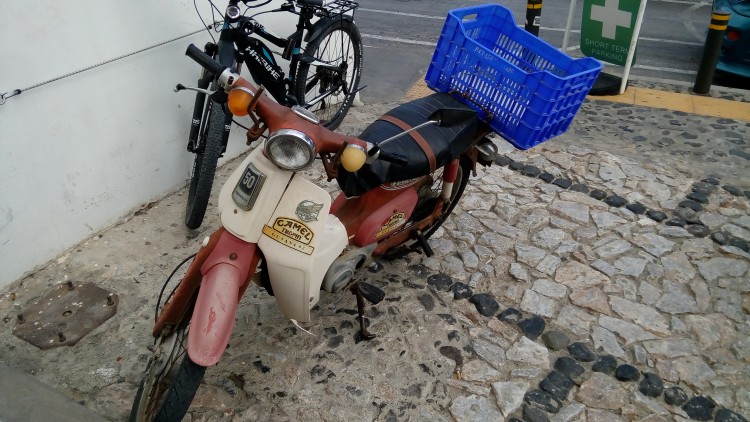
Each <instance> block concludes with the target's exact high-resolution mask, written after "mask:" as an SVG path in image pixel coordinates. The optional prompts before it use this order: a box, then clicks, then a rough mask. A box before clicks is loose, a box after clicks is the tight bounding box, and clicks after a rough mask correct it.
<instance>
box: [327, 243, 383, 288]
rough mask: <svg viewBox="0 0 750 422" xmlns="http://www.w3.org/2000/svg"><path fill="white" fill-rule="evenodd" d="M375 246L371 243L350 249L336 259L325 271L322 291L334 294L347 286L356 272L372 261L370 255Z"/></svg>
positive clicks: (375, 244)
mask: <svg viewBox="0 0 750 422" xmlns="http://www.w3.org/2000/svg"><path fill="white" fill-rule="evenodd" d="M377 246H378V244H377V243H373V244H371V245H368V246H365V247H362V248H357V249H352V250H351V251H349V252H347V253H345V254H344V255H341V256H340V257H338V258H336V260H335V261H333V264H331V266H330V267H329V268H328V271H326V275H325V277H323V285H322V286H321V287H322V288H323V290H325V291H327V292H329V293H335V292H338V291H341V290H342V289H344V288H345V287H346V286H348V285H349V282H351V280H352V277H354V274H355V273H356V271H357V270H358V269H360V268H362V266H363V265H365V264H366V263H367V262H368V261H370V259H372V253H373V252H374V251H375V248H376V247H377Z"/></svg>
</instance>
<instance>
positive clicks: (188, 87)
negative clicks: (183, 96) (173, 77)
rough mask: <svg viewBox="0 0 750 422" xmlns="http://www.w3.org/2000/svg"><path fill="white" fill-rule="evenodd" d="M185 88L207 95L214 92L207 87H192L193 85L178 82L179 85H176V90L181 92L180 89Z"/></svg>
mask: <svg viewBox="0 0 750 422" xmlns="http://www.w3.org/2000/svg"><path fill="white" fill-rule="evenodd" d="M183 90H187V91H195V92H200V93H201V94H206V95H211V94H213V92H212V91H209V90H207V89H203V88H195V87H192V86H185V85H183V84H177V86H175V87H174V92H180V91H183Z"/></svg>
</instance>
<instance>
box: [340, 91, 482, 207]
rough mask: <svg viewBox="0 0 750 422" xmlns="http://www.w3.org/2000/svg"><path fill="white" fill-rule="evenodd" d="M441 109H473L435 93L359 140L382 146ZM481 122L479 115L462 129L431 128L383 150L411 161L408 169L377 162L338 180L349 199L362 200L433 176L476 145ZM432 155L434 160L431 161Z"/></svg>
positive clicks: (380, 121) (373, 127)
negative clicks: (388, 187) (391, 185)
mask: <svg viewBox="0 0 750 422" xmlns="http://www.w3.org/2000/svg"><path fill="white" fill-rule="evenodd" d="M440 108H461V109H466V110H473V109H472V108H471V107H469V106H467V105H465V104H463V103H462V102H460V101H458V100H456V99H455V98H453V97H452V96H451V95H450V94H446V93H441V92H439V93H435V94H432V95H429V96H427V97H423V98H419V99H416V100H413V101H410V102H408V103H405V104H402V105H400V106H398V107H396V108H394V109H392V110H390V111H388V112H387V113H386V114H385V116H384V117H381V118H380V119H378V120H376V121H374V122H372V123H371V124H370V125H369V126H367V128H365V130H364V131H363V132H362V133H361V134H360V135H359V138H360V139H362V140H365V141H367V142H370V143H372V144H375V145H378V144H379V143H380V142H382V141H384V140H386V139H388V138H390V137H392V136H394V135H397V134H399V133H401V132H403V131H404V129H403V128H402V127H403V126H404V124H405V126H408V127H415V126H418V125H419V124H421V123H424V122H426V121H427V120H429V116H430V115H431V114H432V113H434V112H435V111H436V110H438V109H440ZM477 125H478V118H477V117H476V114H475V115H474V117H473V118H471V119H469V121H467V122H466V123H463V124H461V125H459V126H451V127H438V126H437V125H430V126H426V127H423V128H421V129H418V130H417V131H415V132H417V133H416V134H415V132H411V133H408V134H406V135H403V136H401V137H399V138H397V139H394V140H393V141H390V142H388V143H387V144H386V145H385V146H384V147H383V148H382V153H384V154H395V155H398V156H401V157H404V158H406V159H407V161H408V164H407V165H400V164H394V163H390V162H387V161H383V160H376V161H375V162H373V163H372V164H365V165H364V166H363V167H362V168H361V169H359V170H358V171H357V172H355V173H350V172H348V171H346V170H344V169H343V168H341V169H340V170H339V175H338V177H337V178H336V181H337V182H338V184H339V186H340V187H341V190H342V191H343V192H344V195H346V196H347V197H352V196H359V195H361V194H363V193H365V192H367V191H369V190H371V189H374V188H376V187H378V186H380V185H382V184H384V183H390V182H400V181H404V180H409V179H414V178H417V177H421V176H425V175H427V174H429V173H430V172H431V171H432V170H433V169H431V167H433V166H434V168H438V169H439V168H441V167H443V166H445V165H447V164H448V163H450V162H451V161H453V160H454V159H456V158H457V157H458V156H459V155H460V154H461V153H462V152H464V151H466V149H468V148H469V147H470V146H471V143H472V142H473V141H474V134H475V132H476V130H477ZM430 155H432V156H433V157H434V158H433V157H430Z"/></svg>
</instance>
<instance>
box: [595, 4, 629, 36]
mask: <svg viewBox="0 0 750 422" xmlns="http://www.w3.org/2000/svg"><path fill="white" fill-rule="evenodd" d="M631 16H632V13H630V12H626V11H624V10H620V0H605V1H604V6H599V5H596V4H595V5H592V6H591V20H592V21H598V22H601V23H602V37H604V38H609V39H611V40H614V39H615V34H616V33H617V27H618V26H621V27H623V28H630V20H631Z"/></svg>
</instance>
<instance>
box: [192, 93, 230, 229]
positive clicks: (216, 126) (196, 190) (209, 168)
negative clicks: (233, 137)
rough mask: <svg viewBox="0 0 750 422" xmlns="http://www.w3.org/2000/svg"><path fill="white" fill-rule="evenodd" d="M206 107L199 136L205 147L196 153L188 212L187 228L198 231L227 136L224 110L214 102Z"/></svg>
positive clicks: (209, 102) (210, 102) (210, 101)
mask: <svg viewBox="0 0 750 422" xmlns="http://www.w3.org/2000/svg"><path fill="white" fill-rule="evenodd" d="M206 105H207V106H208V108H209V109H208V112H207V116H206V117H205V120H207V123H206V124H205V127H204V128H202V130H201V134H200V139H201V140H202V142H203V144H204V145H203V146H204V147H203V151H199V152H196V154H195V160H194V161H193V174H192V177H191V179H190V188H189V189H188V199H187V207H186V210H185V225H186V226H187V227H188V228H190V229H197V228H198V227H200V225H201V223H202V222H203V217H204V216H205V214H206V208H207V207H208V200H209V198H210V197H211V187H212V185H213V182H214V174H215V173H216V165H217V164H218V162H219V157H220V156H221V151H222V148H223V146H222V142H221V140H222V137H223V135H224V130H225V129H224V122H225V119H226V116H225V113H224V109H223V107H222V106H221V105H220V104H218V103H216V102H213V101H212V100H209V101H208V103H207V104H206Z"/></svg>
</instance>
